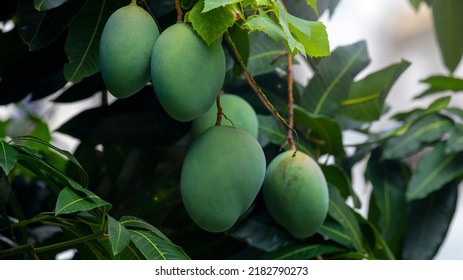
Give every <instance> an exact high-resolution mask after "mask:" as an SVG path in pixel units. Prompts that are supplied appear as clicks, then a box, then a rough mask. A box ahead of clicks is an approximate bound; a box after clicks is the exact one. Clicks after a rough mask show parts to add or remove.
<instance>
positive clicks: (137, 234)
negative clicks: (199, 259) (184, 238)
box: [129, 230, 189, 260]
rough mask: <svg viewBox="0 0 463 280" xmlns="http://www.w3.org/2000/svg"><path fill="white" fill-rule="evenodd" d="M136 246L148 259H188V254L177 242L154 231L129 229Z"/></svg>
mask: <svg viewBox="0 0 463 280" xmlns="http://www.w3.org/2000/svg"><path fill="white" fill-rule="evenodd" d="M129 232H130V238H131V240H132V242H133V243H134V244H135V246H136V247H137V248H138V250H140V252H141V253H142V254H143V255H144V256H145V258H146V259H148V260H187V259H189V258H188V256H187V255H186V254H185V252H183V250H182V249H181V248H180V247H178V246H177V245H175V244H172V243H170V242H167V241H165V240H164V239H162V238H160V237H159V236H157V235H155V234H153V233H152V232H149V231H145V230H129Z"/></svg>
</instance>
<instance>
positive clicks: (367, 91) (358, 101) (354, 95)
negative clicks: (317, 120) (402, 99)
mask: <svg viewBox="0 0 463 280" xmlns="http://www.w3.org/2000/svg"><path fill="white" fill-rule="evenodd" d="M409 65H410V63H409V62H407V61H401V62H399V63H396V64H393V65H391V66H388V67H387V68H384V69H382V70H380V71H377V72H375V73H373V74H370V75H369V76H367V77H366V78H364V79H362V80H360V81H357V82H355V83H354V84H352V86H351V88H350V90H349V94H348V95H347V98H346V99H345V100H344V101H342V103H341V106H342V107H341V111H340V114H342V115H344V116H347V117H349V118H351V119H354V120H358V121H375V120H378V119H379V117H380V116H381V114H382V113H383V111H384V101H385V99H386V97H387V95H388V93H389V90H390V89H391V87H392V86H393V85H394V83H395V82H396V81H397V79H398V78H399V76H400V75H401V74H402V73H403V72H404V71H405V69H407V68H408V66H409Z"/></svg>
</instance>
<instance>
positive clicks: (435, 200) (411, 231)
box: [402, 182, 458, 260]
mask: <svg viewBox="0 0 463 280" xmlns="http://www.w3.org/2000/svg"><path fill="white" fill-rule="evenodd" d="M457 185H458V183H454V182H452V183H449V184H447V185H446V186H445V187H443V188H441V189H440V190H438V191H436V192H434V193H432V194H431V195H429V196H428V197H426V198H425V199H421V200H415V201H412V202H411V203H410V205H409V209H408V211H407V212H408V218H407V221H408V222H407V226H406V228H405V236H404V239H403V249H402V258H403V259H408V260H426V259H432V258H433V257H434V256H435V255H436V253H437V251H438V250H439V248H440V246H441V245H442V242H443V241H444V239H445V236H446V235H447V232H448V229H449V226H450V223H451V221H452V219H453V215H454V213H455V209H456V205H457V197H458V189H457Z"/></svg>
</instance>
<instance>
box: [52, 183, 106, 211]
mask: <svg viewBox="0 0 463 280" xmlns="http://www.w3.org/2000/svg"><path fill="white" fill-rule="evenodd" d="M84 190H85V193H83V192H78V191H76V190H75V189H72V188H69V187H65V188H64V189H62V190H61V192H60V193H59V195H58V199H57V201H56V206H55V215H61V214H69V213H75V212H81V211H89V210H92V209H95V208H98V207H105V208H106V209H108V210H109V208H110V206H111V205H110V204H109V203H108V202H106V201H104V200H102V199H101V198H100V197H98V196H97V195H96V194H94V193H92V192H90V191H89V190H86V189H84Z"/></svg>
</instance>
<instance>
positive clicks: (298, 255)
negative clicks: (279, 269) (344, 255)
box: [260, 243, 345, 260]
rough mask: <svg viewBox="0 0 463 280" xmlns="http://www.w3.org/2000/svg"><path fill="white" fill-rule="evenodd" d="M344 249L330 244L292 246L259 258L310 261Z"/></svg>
mask: <svg viewBox="0 0 463 280" xmlns="http://www.w3.org/2000/svg"><path fill="white" fill-rule="evenodd" d="M344 250H345V249H344V248H342V247H339V246H336V245H332V244H323V243H320V244H313V245H293V246H289V247H285V248H283V249H280V250H278V251H276V252H272V253H267V254H264V255H262V256H260V258H261V259H266V260H310V259H313V258H315V257H317V256H322V255H324V254H331V253H339V252H342V251H344Z"/></svg>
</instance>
